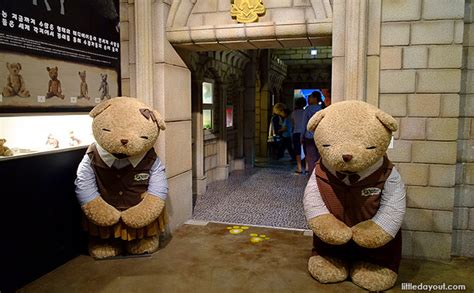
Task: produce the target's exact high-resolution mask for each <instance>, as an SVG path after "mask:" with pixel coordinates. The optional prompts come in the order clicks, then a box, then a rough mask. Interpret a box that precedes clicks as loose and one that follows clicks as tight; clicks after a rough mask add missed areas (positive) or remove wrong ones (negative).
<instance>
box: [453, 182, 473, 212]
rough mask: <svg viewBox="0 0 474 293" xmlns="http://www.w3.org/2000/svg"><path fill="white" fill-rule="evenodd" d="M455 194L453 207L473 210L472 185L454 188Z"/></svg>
mask: <svg viewBox="0 0 474 293" xmlns="http://www.w3.org/2000/svg"><path fill="white" fill-rule="evenodd" d="M456 194H458V196H456V199H455V202H454V206H456V207H470V208H474V185H460V186H456Z"/></svg>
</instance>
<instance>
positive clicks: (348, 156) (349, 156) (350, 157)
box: [342, 155, 352, 163]
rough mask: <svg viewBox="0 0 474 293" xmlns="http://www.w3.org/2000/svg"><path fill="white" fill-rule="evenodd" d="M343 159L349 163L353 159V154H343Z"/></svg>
mask: <svg viewBox="0 0 474 293" xmlns="http://www.w3.org/2000/svg"><path fill="white" fill-rule="evenodd" d="M342 159H343V160H344V162H346V163H347V162H349V161H350V160H352V155H342Z"/></svg>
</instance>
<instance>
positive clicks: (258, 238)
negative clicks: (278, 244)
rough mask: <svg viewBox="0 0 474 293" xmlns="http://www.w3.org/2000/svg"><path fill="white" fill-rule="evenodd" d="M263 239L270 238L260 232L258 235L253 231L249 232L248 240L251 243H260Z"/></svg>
mask: <svg viewBox="0 0 474 293" xmlns="http://www.w3.org/2000/svg"><path fill="white" fill-rule="evenodd" d="M263 240H270V237H267V235H265V234H260V235H258V234H255V233H252V234H250V242H252V243H253V244H256V243H260V242H262V241H263Z"/></svg>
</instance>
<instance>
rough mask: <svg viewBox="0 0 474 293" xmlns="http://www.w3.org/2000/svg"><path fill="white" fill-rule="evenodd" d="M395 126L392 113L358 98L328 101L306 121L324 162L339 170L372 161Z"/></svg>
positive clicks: (354, 168)
mask: <svg viewBox="0 0 474 293" xmlns="http://www.w3.org/2000/svg"><path fill="white" fill-rule="evenodd" d="M397 128H398V126H397V121H396V120H395V119H394V118H393V117H392V116H390V115H389V114H387V113H385V112H383V111H382V110H380V109H378V108H376V107H374V106H372V105H370V104H368V103H365V102H361V101H344V102H339V103H335V104H332V105H331V106H329V107H327V108H326V109H324V110H321V111H319V112H317V113H316V114H314V115H313V117H312V118H311V119H310V120H309V122H308V130H309V131H312V132H314V141H315V142H316V146H317V147H318V150H319V152H320V154H321V158H322V159H323V161H324V164H325V165H328V166H329V167H331V168H333V169H334V170H336V171H339V172H360V171H362V170H364V169H366V168H368V167H370V166H371V165H373V164H375V163H376V162H377V161H378V160H379V159H380V158H382V157H383V156H384V155H385V153H386V151H387V148H388V146H389V144H390V140H391V138H392V132H394V131H396V130H397Z"/></svg>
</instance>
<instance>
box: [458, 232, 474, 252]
mask: <svg viewBox="0 0 474 293" xmlns="http://www.w3.org/2000/svg"><path fill="white" fill-rule="evenodd" d="M460 245H461V255H462V256H466V257H474V231H469V230H465V231H462V232H461V241H460Z"/></svg>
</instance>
